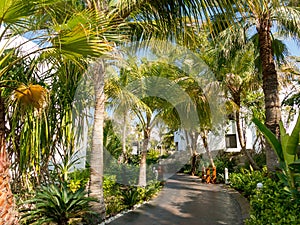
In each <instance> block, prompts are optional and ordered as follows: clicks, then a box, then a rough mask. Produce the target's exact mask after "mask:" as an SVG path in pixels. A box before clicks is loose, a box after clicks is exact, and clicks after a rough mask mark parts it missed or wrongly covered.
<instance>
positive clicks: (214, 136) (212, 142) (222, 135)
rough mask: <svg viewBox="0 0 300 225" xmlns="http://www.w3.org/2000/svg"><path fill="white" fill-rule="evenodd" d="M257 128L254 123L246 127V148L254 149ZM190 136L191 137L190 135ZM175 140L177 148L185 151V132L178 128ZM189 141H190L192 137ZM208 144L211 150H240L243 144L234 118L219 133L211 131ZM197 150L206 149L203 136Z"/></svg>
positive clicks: (200, 151)
mask: <svg viewBox="0 0 300 225" xmlns="http://www.w3.org/2000/svg"><path fill="white" fill-rule="evenodd" d="M255 132H256V130H255V127H254V125H251V126H250V127H248V128H247V129H246V135H245V137H246V148H247V149H253V145H254V142H255V139H256V134H255ZM188 138H189V137H188ZM174 142H175V145H176V150H178V151H184V150H186V149H187V141H186V134H185V132H183V131H181V130H178V131H176V132H175V134H174ZM188 143H190V138H189V141H188ZM208 146H209V149H210V151H220V150H223V151H225V152H239V151H240V150H241V145H240V142H239V138H238V134H237V129H236V124H235V121H234V120H229V121H228V125H227V126H226V127H223V128H222V129H221V130H219V131H218V133H213V132H210V133H209V135H208ZM197 152H198V153H204V152H205V149H204V146H203V142H202V139H201V137H199V138H198V140H197Z"/></svg>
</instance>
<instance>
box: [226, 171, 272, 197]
mask: <svg viewBox="0 0 300 225" xmlns="http://www.w3.org/2000/svg"><path fill="white" fill-rule="evenodd" d="M267 179H270V178H268V176H267V171H266V168H264V169H263V171H262V172H260V171H251V170H247V169H244V168H241V172H240V173H231V174H230V175H229V181H230V185H231V186H232V187H233V188H234V189H236V190H238V191H240V192H242V194H243V195H244V196H245V197H246V198H249V197H250V196H251V195H254V194H255V192H256V185H257V183H262V182H263V181H264V180H267Z"/></svg>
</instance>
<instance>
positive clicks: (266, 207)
mask: <svg viewBox="0 0 300 225" xmlns="http://www.w3.org/2000/svg"><path fill="white" fill-rule="evenodd" d="M263 185H264V186H263V188H262V189H261V190H256V191H255V194H254V195H252V196H251V198H250V205H251V215H250V219H248V220H246V224H247V225H256V224H266V225H267V224H280V225H281V224H282V225H283V224H286V225H293V224H294V225H296V224H299V221H300V205H299V204H297V202H296V201H291V198H290V195H289V194H288V193H287V192H286V191H285V190H284V185H283V184H282V183H281V182H275V181H274V180H272V179H266V180H264V181H263Z"/></svg>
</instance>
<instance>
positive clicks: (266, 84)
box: [211, 0, 300, 170]
mask: <svg viewBox="0 0 300 225" xmlns="http://www.w3.org/2000/svg"><path fill="white" fill-rule="evenodd" d="M224 4H225V5H226V7H225V9H226V10H224V12H223V13H217V14H215V15H214V16H213V17H214V19H215V21H216V24H215V25H213V26H212V27H214V28H217V30H219V31H220V30H222V32H221V33H220V34H221V35H222V37H224V39H225V40H226V42H225V43H224V45H223V47H221V48H222V49H223V50H224V51H223V52H224V54H226V55H230V54H232V53H233V52H234V51H235V49H236V47H240V46H242V45H244V44H245V43H247V41H248V40H249V39H251V40H253V41H254V43H255V44H256V45H255V46H256V47H257V52H258V53H259V58H258V59H259V61H260V64H259V65H260V66H259V69H260V71H261V72H262V80H263V92H264V97H265V99H264V102H265V117H266V118H265V119H266V121H265V124H266V125H267V127H268V128H269V129H270V130H271V131H272V132H273V133H274V134H276V135H277V137H279V121H280V119H281V112H280V102H279V82H278V76H277V71H276V66H275V60H278V61H280V60H282V59H283V54H282V52H283V51H282V50H284V45H283V44H282V42H281V41H279V40H277V39H274V37H275V35H273V31H275V30H277V31H278V34H279V35H281V36H283V37H290V36H292V37H298V36H299V33H300V26H299V18H300V11H299V8H298V7H296V4H295V2H294V1H279V0H272V1H260V0H255V1H248V0H245V1H228V2H224ZM229 18H233V20H231V19H229ZM233 21H235V22H233ZM220 22H221V23H220ZM275 24H276V25H275ZM211 25H212V24H211ZM253 27H254V28H256V33H254V35H253V36H252V37H249V32H248V31H250V29H252V28H253ZM226 28H228V29H226ZM251 34H253V33H251ZM230 46H232V48H230ZM278 50H280V51H278ZM276 53H279V54H276ZM266 158H267V167H268V169H269V170H274V169H275V167H276V165H277V158H276V155H275V153H274V152H273V151H272V149H271V148H270V146H269V145H267V148H266Z"/></svg>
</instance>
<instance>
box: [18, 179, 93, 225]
mask: <svg viewBox="0 0 300 225" xmlns="http://www.w3.org/2000/svg"><path fill="white" fill-rule="evenodd" d="M91 201H95V200H94V199H93V198H89V197H86V192H85V190H84V188H80V189H78V190H77V191H75V192H72V191H71V190H70V189H69V188H68V187H67V184H62V185H56V184H51V185H49V186H43V187H41V188H40V189H38V190H37V192H36V195H35V197H34V198H33V199H30V200H28V201H26V202H25V204H29V205H32V208H31V209H27V210H26V211H25V210H24V211H25V212H24V213H23V214H22V216H21V222H22V223H23V224H49V223H56V224H58V225H67V224H76V222H78V221H81V220H82V219H83V217H84V216H85V215H86V214H92V213H93V212H92V211H90V207H89V203H90V202H91Z"/></svg>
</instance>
